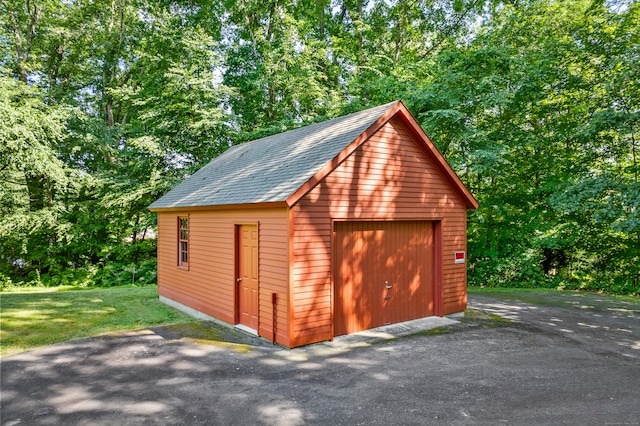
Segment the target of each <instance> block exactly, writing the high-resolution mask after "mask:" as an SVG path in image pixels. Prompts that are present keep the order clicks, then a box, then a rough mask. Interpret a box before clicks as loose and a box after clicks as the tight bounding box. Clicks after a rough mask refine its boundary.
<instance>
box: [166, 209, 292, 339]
mask: <svg viewBox="0 0 640 426" xmlns="http://www.w3.org/2000/svg"><path fill="white" fill-rule="evenodd" d="M288 212H289V209H288V208H286V207H284V208H272V209H244V210H240V209H238V210H211V211H209V210H205V211H202V210H197V211H189V210H185V211H172V212H162V211H160V212H158V293H159V294H160V295H161V296H164V297H167V298H169V299H172V300H175V301H176V302H179V303H182V304H183V305H186V306H189V307H191V308H193V309H196V310H198V311H200V312H203V313H205V314H207V315H211V316H213V317H215V318H218V319H220V320H222V321H225V322H228V323H229V324H235V323H236V322H237V320H238V318H237V317H236V306H237V300H236V297H237V292H236V278H237V277H236V276H235V274H236V263H235V250H236V247H235V245H236V238H235V233H236V225H239V224H258V232H259V237H258V238H259V242H258V250H259V253H258V257H259V276H258V278H259V288H260V294H259V305H260V318H259V328H258V334H259V335H261V336H264V337H266V338H268V339H271V336H272V330H273V328H272V327H273V305H272V303H271V294H272V293H273V292H277V293H278V307H277V308H278V316H277V321H278V323H277V327H276V330H277V341H278V342H279V343H281V344H283V345H285V346H290V336H289V331H288V329H289V302H288V301H289V268H288V264H289V216H288ZM187 215H188V216H189V269H188V270H186V269H183V268H180V267H178V263H177V262H178V240H177V238H178V232H177V225H178V220H177V217H178V216H187Z"/></svg>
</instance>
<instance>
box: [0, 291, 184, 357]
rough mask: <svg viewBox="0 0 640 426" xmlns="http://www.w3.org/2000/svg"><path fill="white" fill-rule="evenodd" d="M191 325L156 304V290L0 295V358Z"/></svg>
mask: <svg viewBox="0 0 640 426" xmlns="http://www.w3.org/2000/svg"><path fill="white" fill-rule="evenodd" d="M193 321H196V320H195V319H194V318H192V317H189V316H187V315H184V314H182V313H181V312H179V311H177V310H175V309H173V308H171V307H169V306H166V305H164V304H162V303H160V301H159V300H158V289H157V287H156V286H146V287H130V288H107V289H93V290H67V291H52V290H50V289H47V290H41V291H37V292H34V291H32V290H30V291H27V292H11V293H0V356H7V355H12V354H15V353H18V352H23V351H27V350H31V349H35V348H39V347H42V346H47V345H51V344H54V343H61V342H66V341H69V340H75V339H81V338H85V337H92V336H97V335H100V334H105V333H113V332H118V331H125V330H135V329H140V328H145V327H149V326H157V325H164V324H178V323H188V322H193Z"/></svg>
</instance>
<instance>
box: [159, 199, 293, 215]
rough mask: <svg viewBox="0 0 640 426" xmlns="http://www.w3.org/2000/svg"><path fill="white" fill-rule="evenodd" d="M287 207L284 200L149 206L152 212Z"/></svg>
mask: <svg viewBox="0 0 640 426" xmlns="http://www.w3.org/2000/svg"><path fill="white" fill-rule="evenodd" d="M283 207H287V208H288V207H289V206H288V204H287V203H286V202H285V201H269V202H262V203H242V204H213V205H207V206H172V207H150V208H149V211H152V212H163V213H164V212H178V211H180V212H184V211H203V210H238V209H273V208H283Z"/></svg>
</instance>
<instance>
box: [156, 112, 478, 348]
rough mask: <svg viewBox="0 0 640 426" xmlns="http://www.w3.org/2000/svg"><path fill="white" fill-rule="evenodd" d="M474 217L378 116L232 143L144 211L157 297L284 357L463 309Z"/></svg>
mask: <svg viewBox="0 0 640 426" xmlns="http://www.w3.org/2000/svg"><path fill="white" fill-rule="evenodd" d="M477 207H478V202H477V201H476V199H475V198H474V197H473V195H472V194H471V193H470V192H469V190H468V189H467V188H466V187H465V186H464V185H463V183H462V182H461V180H460V179H459V177H458V176H457V175H456V173H455V172H454V171H453V170H452V168H451V167H450V165H449V164H448V163H447V161H446V160H445V158H444V157H443V156H442V155H441V154H440V153H439V152H438V150H437V149H436V147H435V146H434V144H433V143H432V142H431V140H430V139H429V137H428V136H427V135H426V134H425V132H424V131H423V130H422V129H421V127H420V125H419V124H418V123H417V121H416V120H415V118H414V117H413V116H412V115H411V113H410V112H409V111H408V110H407V108H406V107H405V105H404V104H403V103H402V102H400V101H398V102H393V103H389V104H386V105H381V106H378V107H375V108H371V109H367V110H364V111H360V112H357V113H354V114H350V115H346V116H343V117H339V118H335V119H333V120H329V121H325V122H322V123H318V124H312V125H309V126H306V127H301V128H298V129H295V130H290V131H287V132H284V133H280V134H277V135H273V136H269V137H266V138H262V139H258V140H254V141H251V142H247V143H244V144H240V145H236V146H232V147H231V148H229V149H228V150H227V151H226V152H225V153H224V154H222V155H220V156H219V157H217V158H215V159H213V160H212V161H211V162H210V163H209V164H208V165H206V166H204V167H203V168H202V169H200V170H198V171H197V172H196V173H194V174H193V175H192V176H191V177H189V178H188V179H187V180H185V181H184V182H182V183H181V184H179V185H178V186H176V187H175V188H174V189H172V190H171V191H169V192H168V193H167V194H166V195H164V196H163V197H162V198H160V199H158V200H157V201H156V202H154V203H153V204H151V206H149V208H150V209H151V210H152V211H154V212H157V214H158V293H159V295H160V299H161V300H162V301H164V302H166V303H169V304H171V305H173V306H176V307H178V308H181V309H183V310H187V311H192V312H193V311H197V312H198V313H201V314H205V315H207V316H209V317H213V318H215V319H217V320H220V321H223V322H226V323H229V324H231V325H235V326H237V327H240V328H242V329H244V330H246V331H249V332H252V333H255V334H257V335H259V336H263V337H265V338H267V339H273V340H274V341H276V342H278V343H280V344H282V345H284V346H287V347H296V346H301V345H305V344H309V343H314V342H319V341H323V340H331V339H332V338H333V337H335V336H339V335H343V334H349V333H353V332H357V331H361V330H366V329H370V328H374V327H378V326H382V325H385V324H392V323H397V322H402V321H407V320H412V319H417V318H422V317H427V316H433V315H436V316H442V315H447V314H451V313H455V312H460V311H464V310H465V309H466V300H467V293H466V278H467V275H466V274H467V271H466V251H467V249H466V218H467V209H475V208H477Z"/></svg>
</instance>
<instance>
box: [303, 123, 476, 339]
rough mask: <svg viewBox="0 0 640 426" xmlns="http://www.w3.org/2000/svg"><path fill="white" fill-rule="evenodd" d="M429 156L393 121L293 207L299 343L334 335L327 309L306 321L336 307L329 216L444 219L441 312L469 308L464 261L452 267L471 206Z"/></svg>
mask: <svg viewBox="0 0 640 426" xmlns="http://www.w3.org/2000/svg"><path fill="white" fill-rule="evenodd" d="M432 161H433V159H432V158H430V156H429V155H428V154H426V152H425V151H424V150H423V149H422V147H420V146H419V145H418V143H417V142H416V141H414V140H413V136H412V133H410V132H409V131H408V129H407V128H406V127H405V126H404V125H403V124H402V123H401V122H400V121H399V120H398V119H395V118H394V119H392V120H390V121H389V122H388V123H387V124H385V125H384V126H383V127H382V128H381V129H380V130H378V131H377V132H376V133H375V134H374V135H373V136H371V138H370V139H369V140H368V141H366V142H365V143H364V144H363V145H361V146H360V147H359V148H357V149H356V150H355V151H354V153H353V154H352V155H350V156H349V157H348V158H346V159H345V160H344V161H343V162H342V164H340V165H339V166H338V167H337V168H336V169H334V170H333V171H332V172H331V173H330V174H329V175H327V176H326V177H325V178H324V179H323V180H322V181H321V182H320V183H319V184H318V185H317V186H316V187H315V188H313V189H312V190H311V191H309V192H308V193H307V194H306V195H305V196H304V197H302V198H301V199H300V200H299V202H298V204H296V205H295V206H294V207H293V213H294V238H293V265H292V268H293V277H292V278H293V280H294V292H295V294H294V295H293V297H294V301H295V305H294V306H295V312H294V313H293V316H294V320H293V324H294V343H295V344H302V343H300V342H306V343H310V342H314V341H319V340H317V339H321V337H322V336H324V337H326V333H327V330H328V331H329V332H332V326H331V318H330V316H329V317H326V316H323V315H327V314H326V313H324V312H323V313H321V314H319V315H320V316H319V317H318V318H320V319H319V320H318V321H319V322H318V321H316V320H313V321H309V320H307V319H306V318H307V317H308V315H309V314H310V312H309V309H310V308H311V307H315V308H316V309H317V308H319V307H321V308H323V309H328V310H329V311H330V309H331V291H332V288H331V285H332V271H331V265H332V258H331V244H332V236H333V230H332V222H331V218H333V219H342V220H357V219H363V220H402V219H420V218H424V219H425V220H426V219H438V220H441V227H440V229H441V234H442V254H441V256H442V280H441V287H442V293H443V300H442V309H443V311H446V312H445V313H451V312H457V311H460V310H463V309H464V308H465V303H466V302H465V301H466V281H465V280H466V270H465V268H466V265H459V264H454V263H453V252H454V251H456V250H466V206H465V204H464V203H463V202H462V201H461V199H460V198H459V196H458V194H457V193H456V192H455V190H454V189H453V188H452V187H451V186H450V184H449V183H448V181H447V180H445V179H444V178H443V176H442V175H441V174H440V172H439V171H438V169H437V168H436V167H435V166H434V164H433V163H432ZM329 314H330V312H329ZM315 317H317V315H314V318H315ZM322 321H326V323H323V322H322Z"/></svg>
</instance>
